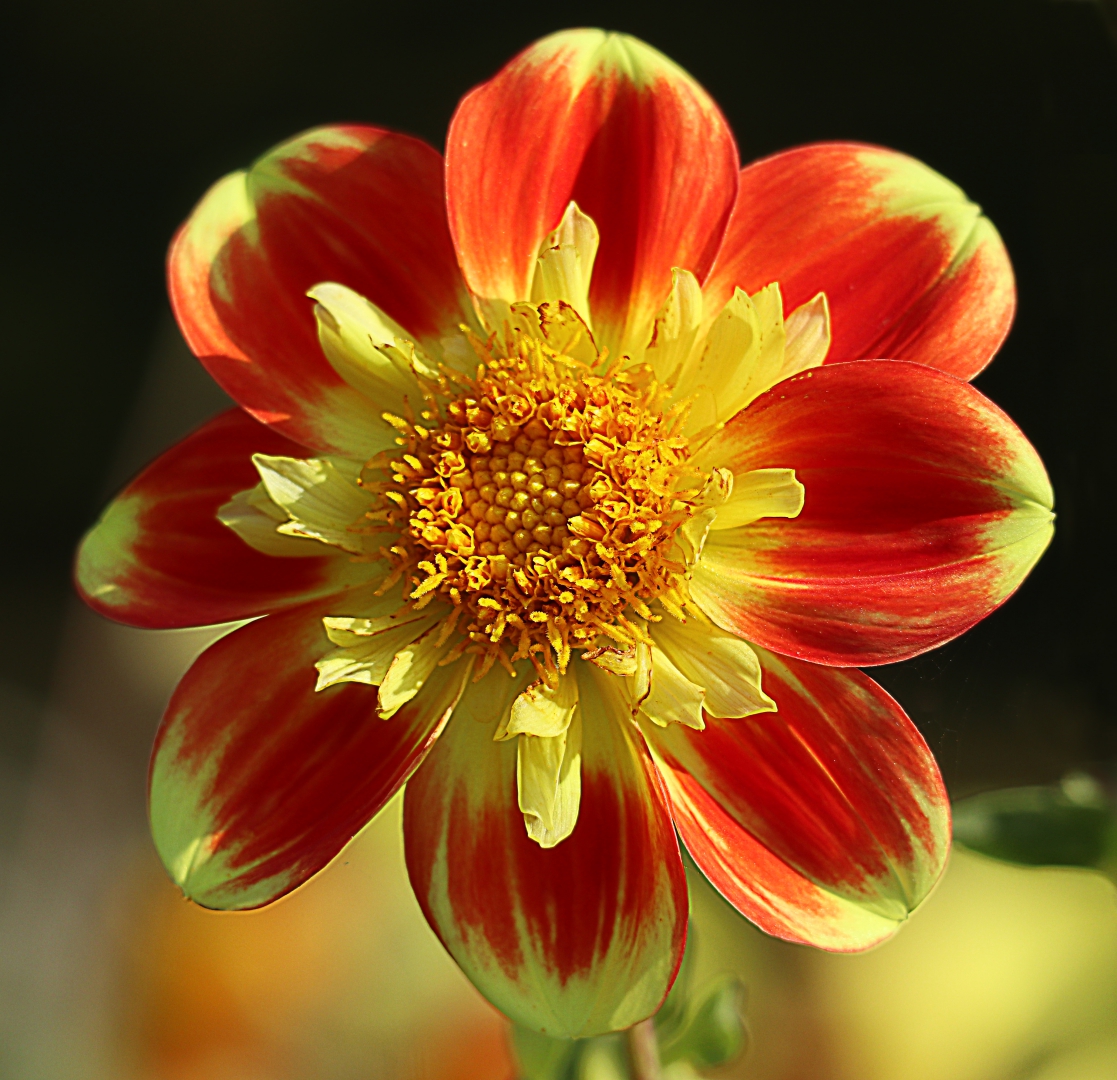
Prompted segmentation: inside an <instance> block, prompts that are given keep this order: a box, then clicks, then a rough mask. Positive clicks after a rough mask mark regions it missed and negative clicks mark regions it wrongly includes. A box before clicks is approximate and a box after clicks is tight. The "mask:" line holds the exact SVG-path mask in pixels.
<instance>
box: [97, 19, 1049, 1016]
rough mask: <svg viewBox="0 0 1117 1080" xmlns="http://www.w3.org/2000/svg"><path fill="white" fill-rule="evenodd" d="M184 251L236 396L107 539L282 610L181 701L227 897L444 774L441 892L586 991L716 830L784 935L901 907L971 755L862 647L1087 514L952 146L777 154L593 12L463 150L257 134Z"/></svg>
mask: <svg viewBox="0 0 1117 1080" xmlns="http://www.w3.org/2000/svg"><path fill="white" fill-rule="evenodd" d="M169 275H170V289H171V297H172V301H173V303H174V307H175V312H176V314H177V316H178V319H179V323H180V325H181V327H182V329H183V332H184V334H185V335H186V338H187V340H188V341H189V342H190V344H191V346H192V348H193V349H194V351H195V352H196V354H197V355H198V357H199V358H200V359H201V360H202V362H203V363H204V364H205V365H206V367H207V368H208V369H209V370H210V372H211V373H212V374H213V375H214V377H215V378H216V379H217V380H218V381H219V382H220V383H221V385H222V386H223V387H225V389H226V390H228V392H229V393H230V394H231V395H232V396H233V397H234V398H235V399H236V400H237V402H238V403H239V404H240V407H241V408H240V409H237V410H232V411H230V412H228V413H225V414H223V415H221V416H219V417H217V418H216V419H214V420H212V421H210V422H209V423H208V424H206V425H204V426H203V427H202V428H200V429H199V430H198V431H197V432H195V433H194V434H193V435H191V436H189V437H188V438H187V439H185V440H184V441H183V442H181V443H180V444H179V445H178V446H176V447H173V448H172V449H171V450H170V451H168V452H167V453H166V454H164V456H163V457H162V458H160V459H159V460H158V461H156V462H155V463H154V464H153V465H151V466H150V467H149V468H148V469H147V470H146V471H145V472H144V473H143V474H141V476H140V477H139V478H137V480H135V481H134V482H133V483H132V484H131V485H130V486H129V487H128V488H127V489H125V491H124V492H123V493H122V494H121V495H120V496H119V497H118V499H117V500H116V501H115V502H114V503H113V504H112V505H111V506H110V507H109V509H108V510H107V511H106V512H105V515H104V516H103V517H102V519H101V521H100V522H99V523H98V524H97V525H96V526H95V527H94V529H93V530H92V531H91V532H90V534H89V535H88V536H87V537H86V539H85V541H84V543H83V546H82V549H81V551H80V553H79V558H78V567H77V578H78V583H79V587H80V588H81V590H82V592H83V595H84V596H85V597H86V599H87V601H88V602H89V603H91V604H92V605H93V606H94V607H96V608H97V609H98V610H100V611H102V612H104V613H106V614H108V615H110V616H111V617H113V618H117V619H120V620H122V621H125V622H129V623H132V624H134V625H139V626H153V627H154V626H163V627H170V626H186V625H200V624H206V623H214V622H222V621H228V620H239V619H251V618H254V617H256V616H261V615H262V616H266V617H265V618H260V619H257V620H256V621H254V622H252V623H250V624H249V625H247V626H243V627H241V628H240V629H238V630H236V631H234V632H233V633H231V634H229V635H227V636H226V637H224V638H222V639H221V640H220V641H219V642H218V643H217V644H215V645H214V646H212V647H211V648H210V649H209V650H207V651H206V652H205V653H204V654H203V655H202V656H201V657H200V658H199V659H198V661H197V662H196V663H195V664H194V666H193V668H192V669H191V670H190V672H188V674H187V675H186V677H185V678H184V679H183V681H182V683H181V684H180V686H179V688H178V690H177V691H176V693H175V696H174V698H173V699H172V701H171V703H170V706H169V707H168V710H167V713H166V716H165V717H164V720H163V724H162V726H161V728H160V732H159V735H158V737H157V740H156V746H155V750H154V753H153V758H152V768H151V780H150V799H151V823H152V830H153V833H154V836H155V841H156V845H157V847H158V849H159V851H160V854H161V855H162V857H163V860H164V863H165V864H166V866H167V868H168V870H169V872H170V873H171V875H172V877H173V878H174V879H175V881H176V882H177V883H178V884H179V885H180V886H181V887H182V889H183V890H184V892H185V893H186V894H187V895H188V896H189V897H191V898H192V899H194V900H196V901H197V902H199V903H202V904H205V905H207V906H210V907H218V908H248V907H254V906H259V905H261V904H266V903H268V902H270V901H272V900H274V899H276V898H277V897H279V896H282V895H284V894H285V893H287V892H289V891H290V890H291V889H293V888H295V887H297V886H298V885H300V884H301V883H303V882H304V881H306V880H307V879H308V878H309V877H311V876H312V875H313V874H314V873H316V872H317V871H318V870H320V869H321V868H322V867H323V866H325V865H326V863H327V862H329V860H330V859H331V858H333V857H334V856H335V855H336V854H337V852H338V851H339V850H340V849H341V848H342V847H343V846H344V844H345V843H346V842H347V841H348V840H349V838H350V837H351V836H352V835H353V834H354V833H355V832H356V831H357V830H359V829H360V828H361V827H362V826H363V825H364V824H365V823H366V822H367V821H368V820H370V818H371V817H372V816H373V815H374V814H375V813H376V812H377V811H378V810H379V809H380V808H381V807H382V806H383V805H384V804H385V803H386V802H387V801H388V799H390V798H391V797H392V795H393V794H394V793H395V792H396V791H397V790H399V788H400V787H401V786H402V785H403V784H404V783H405V782H406V783H407V789H406V795H405V803H404V833H405V845H406V852H407V863H408V870H409V873H410V875H411V880H412V883H413V885H414V888H415V892H416V895H417V897H418V899H419V902H420V905H421V906H422V908H423V911H424V913H425V914H426V916H427V919H428V920H429V921H430V924H431V926H432V927H433V928H434V930H435V932H436V933H437V934H438V935H439V937H440V938H441V939H442V941H443V942H444V944H445V945H446V947H447V948H448V949H449V950H450V952H451V953H452V954H453V956H454V957H455V959H457V961H458V962H459V963H460V964H461V965H462V967H463V969H464V970H465V971H466V972H467V974H468V975H469V976H470V978H471V979H473V981H474V982H475V984H476V985H477V986H478V987H479V988H480V989H481V990H482V992H484V993H485V994H486V995H487V996H488V997H489V998H490V1000H492V1001H493V1002H494V1003H496V1004H497V1005H498V1006H499V1007H500V1008H501V1009H503V1010H504V1011H505V1012H507V1013H508V1014H509V1015H511V1016H512V1017H514V1018H515V1019H517V1020H519V1021H520V1022H522V1023H524V1024H528V1025H530V1026H533V1027H535V1028H537V1029H539V1030H543V1031H547V1032H549V1033H552V1034H568V1035H586V1034H593V1033H597V1032H601V1031H607V1030H610V1029H614V1028H619V1027H624V1026H627V1025H630V1024H632V1023H634V1022H636V1021H638V1020H641V1019H642V1018H644V1017H646V1016H647V1015H649V1014H650V1013H651V1012H653V1011H654V1010H655V1009H656V1008H657V1007H658V1005H659V1004H660V1002H661V1001H662V1000H663V997H664V995H665V994H666V992H667V990H668V988H669V986H670V984H671V981H672V979H673V978H674V974H675V971H676V969H677V966H678V963H679V960H680V958H681V955H682V949H683V944H684V937H685V927H686V917H687V891H686V882H685V876H684V872H683V864H682V861H681V857H680V852H679V847H678V842H677V840H676V830H677V832H678V835H679V836H680V837H681V838H682V840H683V842H684V843H685V844H686V846H687V848H688V849H689V851H690V853H691V854H692V856H693V857H694V860H695V862H696V863H697V864H698V865H699V866H700V867H701V869H702V870H703V872H704V873H705V874H706V875H707V876H708V877H709V878H710V880H711V881H712V882H713V883H714V885H715V886H716V887H717V888H718V889H719V890H720V891H721V892H722V894H723V895H724V896H725V897H726V898H727V899H728V900H729V901H730V902H731V903H733V904H734V905H735V906H736V907H737V908H738V910H740V911H741V912H742V913H743V914H745V915H746V916H747V917H749V918H750V919H752V920H753V921H754V922H756V923H757V924H758V925H759V926H761V927H762V928H763V929H765V930H767V931H768V932H769V933H773V934H776V935H778V936H780V937H783V938H786V939H788V940H792V941H798V942H805V943H809V944H813V945H816V946H820V947H823V948H828V949H834V950H845V951H850V950H856V949H862V948H866V947H868V946H870V945H873V944H876V943H877V942H879V941H881V940H883V939H884V938H886V937H888V936H889V935H890V934H892V933H894V932H895V930H896V929H897V928H898V926H899V925H900V924H901V923H902V922H903V920H904V919H905V918H906V917H907V915H908V914H909V913H910V911H911V910H913V909H914V908H915V907H916V906H917V905H918V904H919V903H920V901H921V900H922V899H923V898H924V897H925V896H926V895H927V893H928V892H929V890H930V889H931V887H932V886H933V885H934V883H935V881H936V880H937V878H938V876H939V874H940V873H941V871H942V868H943V865H944V860H945V856H946V851H947V847H948V842H949V809H948V804H947V800H946V795H945V792H944V790H943V787H942V782H941V779H940V777H939V774H938V771H937V769H936V767H935V764H934V761H933V760H932V758H931V755H930V753H929V751H928V749H927V747H926V745H925V744H924V743H923V741H922V739H921V738H920V737H919V735H918V733H917V732H916V731H915V729H914V727H913V726H912V725H911V723H910V721H909V720H908V719H907V717H906V716H905V715H904V713H903V712H902V710H901V709H900V707H899V706H898V705H897V704H896V703H895V702H894V701H893V700H892V699H891V698H890V697H889V696H888V695H887V694H886V693H885V692H884V691H883V690H882V689H881V688H880V687H879V686H877V685H876V683H874V682H873V681H872V680H871V679H869V678H868V677H867V676H865V675H863V674H862V673H861V672H859V671H857V670H856V669H855V665H859V664H876V663H883V662H886V661H890V660H897V659H902V658H905V657H909V656H913V655H915V654H917V653H919V652H922V651H924V650H926V649H929V648H933V647H935V646H936V645H939V644H941V643H942V642H944V641H947V640H949V639H950V638H952V637H955V636H956V635H957V634H959V633H962V632H963V631H964V630H966V629H967V628H968V627H969V626H971V625H973V624H974V623H975V622H977V621H978V620H979V619H981V618H982V617H983V616H984V615H986V614H987V613H988V612H989V611H991V610H992V609H993V608H995V607H996V606H997V605H998V604H1000V603H1002V602H1003V601H1004V600H1005V599H1006V598H1007V597H1008V596H1009V595H1010V594H1011V592H1012V591H1013V590H1014V589H1015V588H1016V586H1017V585H1018V584H1019V583H1020V581H1021V580H1022V579H1023V577H1024V576H1025V575H1026V573H1027V572H1028V570H1029V569H1030V568H1031V566H1032V565H1034V563H1035V562H1036V560H1037V559H1038V558H1039V556H1040V555H1041V553H1042V551H1043V549H1044V547H1045V546H1046V544H1047V543H1048V541H1049V539H1050V535H1051V528H1052V526H1051V518H1052V515H1051V505H1052V495H1051V489H1050V485H1049V483H1048V481H1047V478H1046V474H1045V473H1044V470H1043V466H1042V463H1041V462H1040V460H1039V458H1038V457H1037V455H1036V454H1035V451H1034V450H1033V449H1032V448H1031V447H1030V445H1029V444H1028V442H1027V440H1026V439H1025V438H1024V436H1023V435H1022V434H1021V433H1020V432H1019V430H1018V429H1017V428H1016V427H1015V426H1014V425H1013V424H1012V422H1011V421H1010V420H1009V419H1008V418H1007V417H1006V416H1005V415H1004V414H1003V413H1001V412H1000V411H999V410H998V409H997V408H996V406H994V405H993V404H992V403H990V402H989V401H988V400H986V399H985V398H984V397H983V396H982V395H981V394H980V393H979V392H978V391H976V390H975V389H973V387H971V386H970V385H969V383H968V382H966V381H965V380H966V379H968V378H971V377H972V376H973V375H975V374H976V373H977V372H978V371H979V370H980V369H981V368H982V367H983V366H984V365H985V364H986V363H987V362H988V361H989V359H990V358H991V357H992V354H993V353H994V351H995V350H996V348H997V347H998V346H999V344H1000V342H1001V340H1002V339H1003V337H1004V335H1005V333H1007V330H1008V326H1009V323H1010V321H1011V317H1012V312H1013V307H1014V288H1013V283H1012V274H1011V269H1010V267H1009V264H1008V260H1007V256H1006V254H1005V251H1004V248H1003V245H1002V244H1001V242H1000V239H999V237H998V236H997V234H996V231H995V230H994V229H993V227H992V225H991V224H990V223H989V221H988V220H987V219H986V218H984V217H983V216H982V215H981V213H980V210H979V209H978V208H977V207H976V206H974V205H973V204H972V203H970V202H969V201H968V200H967V199H966V197H965V196H964V195H963V193H962V192H961V191H959V189H958V188H956V187H954V186H953V185H952V184H950V183H949V182H947V181H946V180H944V179H943V178H942V177H940V176H938V175H937V174H935V173H934V172H932V171H931V170H930V169H928V168H927V167H926V166H923V165H921V164H920V163H918V162H915V161H913V160H911V159H910V158H906V157H904V156H902V155H899V154H896V153H893V152H891V151H887V150H882V149H878V148H874V147H867V146H859V145H852V144H821V145H818V146H810V147H803V148H800V149H798V150H792V151H789V152H787V153H784V154H779V155H776V156H775V157H772V158H769V159H766V160H763V161H760V162H757V163H755V164H753V165H751V166H749V167H747V168H746V169H744V170H743V171H739V167H738V161H737V151H736V147H735V145H734V142H733V138H732V135H731V133H730V132H729V129H728V127H727V125H726V124H725V121H724V120H723V118H722V117H721V115H720V113H719V112H718V110H717V108H716V106H715V105H714V104H713V102H712V101H711V100H710V99H709V98H708V96H707V95H706V94H705V92H704V91H703V90H702V89H701V87H699V86H698V85H697V84H696V83H695V82H694V81H693V80H692V79H690V77H689V76H687V75H686V74H685V73H684V72H682V71H681V70H680V69H678V68H677V67H676V66H675V65H673V64H672V63H671V62H670V61H669V60H667V59H666V58H665V57H663V56H661V55H660V54H659V53H657V52H655V51H654V50H652V49H650V48H649V47H648V46H646V45H644V44H642V43H640V42H638V41H635V40H633V39H631V38H628V37H624V36H621V35H611V34H604V33H602V32H600V31H595V30H576V31H568V32H565V33H561V34H556V35H553V36H551V37H549V38H546V39H544V40H543V41H540V42H538V43H536V44H535V45H533V46H532V47H531V48H529V49H528V50H527V51H525V52H524V53H523V54H521V55H520V56H519V57H517V58H515V59H514V60H513V61H512V62H511V63H510V64H509V65H507V66H506V67H505V68H504V69H503V70H502V71H501V72H500V73H498V74H497V75H496V76H495V77H494V78H493V79H492V80H490V81H489V82H487V83H485V84H483V85H482V86H481V87H479V88H477V89H476V90H474V91H472V92H471V93H470V94H469V95H467V96H466V98H465V99H464V100H463V101H462V103H461V106H460V107H459V109H458V112H457V114H456V115H455V117H454V120H453V123H452V125H451V129H450V135H449V140H448V151H447V158H446V162H445V165H444V164H443V161H442V159H441V158H440V156H439V155H438V154H437V153H436V152H435V151H434V150H432V149H431V148H429V147H427V146H425V145H424V144H422V143H420V142H418V141H417V140H414V139H411V138H408V137H406V136H402V135H396V134H393V133H390V132H386V131H383V130H380V129H376V128H369V127H358V126H348V127H330V128H322V129H318V130H315V131H312V132H308V133H306V134H304V135H302V136H299V137H298V138H296V139H294V140H292V141H291V142H288V143H286V144H284V145H282V146H280V147H278V148H276V149H275V150H273V151H272V152H270V153H269V154H267V155H265V157H263V158H262V159H261V160H260V161H258V162H257V163H256V164H255V165H253V166H252V168H251V169H249V170H248V171H246V172H238V173H234V174H233V175H231V176H229V177H226V178H225V179H224V180H222V181H220V182H219V183H218V184H217V185H215V186H214V187H213V188H212V189H211V190H210V192H209V193H208V194H207V195H206V196H205V197H204V198H203V200H202V202H201V203H200V204H199V206H198V208H197V209H196V210H195V211H194V213H193V215H192V216H191V218H190V219H189V220H188V221H187V222H186V224H185V225H184V226H183V227H182V229H181V230H180V232H179V234H178V235H177V236H176V238H175V240H174V243H173V244H172V248H171V253H170V259H169ZM882 356H884V357H888V358H889V359H876V358H877V357H882Z"/></svg>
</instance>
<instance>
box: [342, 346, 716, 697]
mask: <svg viewBox="0 0 1117 1080" xmlns="http://www.w3.org/2000/svg"><path fill="white" fill-rule="evenodd" d="M473 344H474V348H475V350H476V351H477V355H478V358H479V361H480V362H479V364H478V367H477V369H476V372H475V374H474V375H473V376H472V377H469V376H465V375H462V374H461V373H460V372H455V371H451V370H450V369H447V368H444V369H443V377H442V378H440V380H439V382H438V384H437V385H435V384H432V383H429V382H428V383H424V393H425V397H426V402H425V405H426V407H425V408H424V409H423V410H422V411H421V412H420V413H419V416H421V417H422V419H423V421H424V424H423V425H422V426H420V425H419V424H416V423H414V422H413V421H412V420H410V419H405V418H403V417H399V416H395V415H392V414H388V413H385V414H384V419H385V420H386V421H387V422H388V423H390V424H391V425H392V426H393V427H394V428H395V429H396V431H397V432H398V433H399V436H400V437H399V438H397V440H396V441H397V443H399V444H400V445H401V446H402V447H403V451H402V452H401V451H399V450H392V451H385V452H384V453H383V454H381V455H379V456H378V457H377V458H374V459H373V460H372V461H370V462H369V463H368V464H367V466H366V468H365V471H364V473H363V474H362V480H361V483H362V484H363V486H365V487H366V488H367V489H368V490H370V491H371V492H373V493H374V494H375V495H376V497H377V502H376V504H375V505H374V507H373V509H372V510H370V512H369V514H368V518H369V519H370V520H376V521H386V522H387V523H388V524H389V525H392V526H394V527H396V528H398V529H399V530H400V537H399V540H398V542H397V544H396V545H394V546H393V547H392V548H391V549H389V550H388V551H386V552H385V555H386V556H387V557H388V558H389V562H390V564H391V568H392V569H391V574H390V577H391V579H392V580H398V579H399V578H400V577H401V576H405V577H407V579H408V580H409V581H410V586H409V587H408V589H407V595H408V597H409V603H410V605H411V606H413V607H415V608H420V607H426V606H427V605H429V604H430V603H431V602H432V601H434V600H435V599H442V600H444V601H445V602H447V603H448V604H449V605H451V606H452V608H453V610H452V611H451V613H450V614H449V615H448V616H447V617H446V619H444V620H443V623H442V625H441V627H440V630H439V634H438V640H439V643H440V644H441V643H443V642H445V641H447V640H449V638H450V637H451V635H454V634H458V635H460V639H459V641H458V642H457V643H456V644H455V645H454V646H453V647H452V649H451V651H450V653H449V654H448V655H447V657H444V658H443V662H450V659H451V658H457V657H458V656H461V655H462V654H463V653H466V652H472V653H475V654H477V655H478V657H479V659H480V663H479V665H478V666H477V674H476V675H475V677H476V678H479V677H480V676H481V675H483V674H484V673H485V672H487V671H488V670H489V669H490V668H491V667H492V666H493V664H495V663H499V664H501V665H502V666H503V667H505V668H506V669H507V670H508V671H510V672H512V671H514V668H513V666H512V664H513V662H514V661H516V660H523V659H527V660H529V661H530V662H531V663H532V664H533V665H534V666H535V668H536V670H537V672H538V673H539V675H540V678H541V679H543V680H544V681H545V682H546V683H547V685H550V686H554V685H557V679H558V676H559V674H561V673H563V672H565V670H566V668H567V665H568V664H569V661H570V656H571V650H572V648H581V649H588V648H591V647H592V646H593V645H594V643H595V641H596V639H597V638H598V637H599V636H600V635H602V634H604V635H606V636H608V637H609V638H612V639H613V640H614V641H616V642H618V643H619V644H622V645H624V646H632V645H634V644H635V643H637V642H639V641H642V640H644V638H645V637H646V634H645V633H644V631H642V629H641V627H640V625H638V624H637V623H634V622H633V621H632V619H633V618H634V617H635V618H638V619H645V620H647V619H654V618H657V617H658V616H656V615H655V614H654V613H653V611H652V609H651V608H650V607H649V606H648V605H649V603H650V602H651V601H653V600H656V599H658V598H666V603H665V610H667V611H672V612H679V613H681V610H682V606H683V604H684V603H685V599H683V598H685V580H684V576H685V572H686V567H685V566H684V565H683V564H681V563H680V562H678V561H677V560H676V559H672V558H670V557H669V553H670V551H671V549H672V548H673V546H674V545H673V544H672V542H671V541H672V538H673V536H674V533H675V531H676V530H677V528H678V527H679V526H680V525H681V524H682V523H683V522H685V521H686V520H687V519H688V518H689V517H690V516H691V515H692V514H693V513H694V506H693V501H694V497H695V496H696V495H697V492H696V491H681V490H679V484H680V479H681V478H682V476H683V474H684V472H685V468H686V461H687V458H688V449H687V444H686V440H685V439H684V438H682V437H681V436H680V435H679V434H678V431H677V428H678V420H679V410H677V409H676V410H672V411H669V412H664V411H663V410H662V408H661V406H662V400H663V392H662V391H661V390H660V388H659V387H658V386H657V385H656V384H655V382H654V381H653V380H652V378H651V376H650V373H648V372H644V371H639V370H637V371H632V370H630V371H613V372H609V371H606V370H603V365H602V364H600V363H599V364H598V365H597V366H596V367H591V366H589V365H587V364H586V363H584V362H581V361H577V360H574V359H572V358H571V357H569V356H566V355H563V354H561V353H559V352H558V351H556V350H555V349H553V348H551V347H550V346H549V345H548V344H547V343H546V342H543V341H540V340H537V339H535V338H530V337H526V336H525V337H524V338H522V339H520V340H519V341H518V342H517V347H516V348H515V349H512V350H510V351H512V352H514V354H515V355H512V356H500V355H497V353H498V351H499V350H498V349H497V348H496V347H495V339H492V340H489V341H487V342H483V341H477V340H473ZM409 415H410V414H409ZM626 613H627V614H626Z"/></svg>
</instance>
